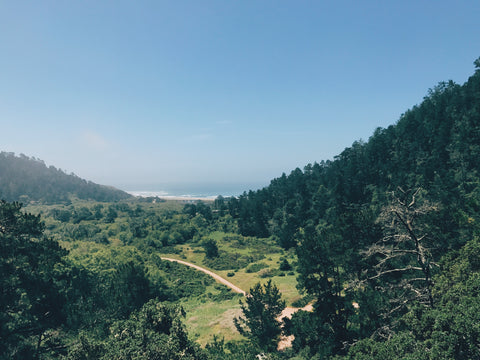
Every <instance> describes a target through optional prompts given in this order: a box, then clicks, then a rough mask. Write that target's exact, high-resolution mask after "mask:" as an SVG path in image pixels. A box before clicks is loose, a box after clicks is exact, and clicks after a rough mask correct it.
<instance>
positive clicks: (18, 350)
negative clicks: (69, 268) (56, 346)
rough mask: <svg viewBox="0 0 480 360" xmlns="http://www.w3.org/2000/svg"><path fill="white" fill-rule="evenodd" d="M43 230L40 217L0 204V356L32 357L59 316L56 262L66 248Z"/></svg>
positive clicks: (61, 303) (60, 299)
mask: <svg viewBox="0 0 480 360" xmlns="http://www.w3.org/2000/svg"><path fill="white" fill-rule="evenodd" d="M43 230H44V225H43V223H42V222H41V220H40V217H39V216H34V215H31V214H27V213H23V212H21V205H20V204H19V203H6V202H4V201H1V202H0V309H1V312H0V344H2V346H1V347H0V357H1V358H10V359H29V358H35V357H36V356H38V354H39V352H41V351H42V349H43V341H44V339H45V333H46V332H47V331H50V330H53V329H55V328H56V327H57V326H59V325H60V324H61V323H62V322H63V320H64V317H63V313H62V308H63V306H64V304H65V297H64V294H62V289H61V276H62V274H61V272H60V271H58V270H57V269H56V268H55V266H56V265H57V264H61V262H62V256H63V255H65V251H64V250H63V249H61V248H60V247H59V245H58V243H57V242H55V241H53V240H51V239H49V238H46V237H44V236H43Z"/></svg>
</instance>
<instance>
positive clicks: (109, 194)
mask: <svg viewBox="0 0 480 360" xmlns="http://www.w3.org/2000/svg"><path fill="white" fill-rule="evenodd" d="M72 196H73V197H76V198H79V199H83V200H96V201H117V200H122V199H128V198H130V197H131V196H130V195H129V194H127V193H125V192H123V191H121V190H118V189H115V188H112V187H107V186H102V185H98V184H95V183H93V182H91V181H86V180H83V179H81V178H79V177H78V176H76V175H73V174H71V175H69V174H66V173H65V172H63V171H62V170H59V169H56V168H55V167H53V166H50V167H47V166H46V165H45V163H44V162H43V161H41V160H39V159H35V158H30V157H27V156H25V155H23V154H21V155H20V156H16V155H15V154H14V153H7V152H1V153H0V199H3V200H7V201H22V202H29V201H40V202H45V203H60V202H66V201H68V200H69V199H70V198H71V197H72Z"/></svg>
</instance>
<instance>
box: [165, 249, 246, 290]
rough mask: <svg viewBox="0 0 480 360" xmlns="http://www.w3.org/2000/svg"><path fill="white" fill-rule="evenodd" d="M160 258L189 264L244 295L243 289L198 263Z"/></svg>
mask: <svg viewBox="0 0 480 360" xmlns="http://www.w3.org/2000/svg"><path fill="white" fill-rule="evenodd" d="M161 259H162V260H167V261H173V262H177V263H179V264H183V265H186V266H190V267H192V268H194V269H197V270H199V271H202V272H204V273H205V274H207V275H209V276H211V277H213V278H214V279H215V280H217V281H218V282H219V283H221V284H223V285H225V286H228V287H229V288H230V289H232V290H233V291H235V292H237V293H239V294H242V295H243V296H245V294H246V293H245V291H243V290H242V289H240V288H239V287H238V286H236V285H234V284H232V283H231V282H230V281H228V280H225V279H224V278H222V277H221V276H219V275H217V274H215V273H214V272H212V271H210V270H207V269H205V268H203V267H201V266H198V265H195V264H192V263H189V262H187V261H183V260H177V259H172V258H166V257H162V258H161Z"/></svg>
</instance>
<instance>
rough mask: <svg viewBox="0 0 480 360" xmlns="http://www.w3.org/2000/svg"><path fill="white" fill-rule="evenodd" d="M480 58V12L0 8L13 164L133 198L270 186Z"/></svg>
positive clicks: (3, 4)
mask: <svg viewBox="0 0 480 360" xmlns="http://www.w3.org/2000/svg"><path fill="white" fill-rule="evenodd" d="M479 56H480V1H477V0H471V1H461V0H460V1H453V0H452V1H445V0H436V1H433V0H429V1H424V0H415V1H410V0H406V1H405V0H403V1H388V0H381V1H380V0H378V1H370V0H362V1H353V0H352V1H341V0H340V1H330V0H328V1H327V0H325V1H321V0H316V1H301V0H300V1H299V0H295V1H282V0H275V1H273V0H272V1H268V0H256V1H248V0H242V1H233V0H231V1H230V0H218V1H209V0H205V1H202V0H190V1H188V0H185V1H182V0H172V1H160V0H158V1H113V0H111V1H108V0H105V1H98V0H92V1H88V0H87V1H80V0H79V1H63V0H62V1H60V0H59V1H41V0H39V1H14V0H5V1H2V0H0V125H1V126H0V150H2V151H13V152H15V153H17V154H19V153H24V154H25V155H27V156H34V157H37V158H40V159H42V160H44V161H45V162H46V163H47V165H53V166H55V167H58V168H61V169H64V170H66V171H67V172H69V173H70V172H74V173H76V174H77V175H79V176H81V177H83V178H86V179H89V180H92V181H95V182H97V183H101V184H110V185H114V186H119V187H121V188H124V189H129V188H130V189H132V187H136V188H139V187H141V186H143V185H145V186H147V185H148V184H159V183H218V184H220V183H225V184H229V183H232V184H238V183H245V184H246V187H249V186H250V184H258V185H267V184H268V183H269V181H270V180H271V179H272V178H274V177H278V176H280V175H281V174H282V172H286V173H289V172H290V171H291V170H293V169H294V168H296V167H300V168H303V166H305V165H306V164H308V163H313V162H314V161H317V162H319V161H321V160H327V159H332V158H333V157H334V156H335V155H337V154H339V153H340V152H341V151H342V150H343V149H344V148H345V147H347V146H350V145H351V144H352V143H353V142H354V141H355V140H359V139H363V140H368V138H369V136H370V135H371V134H372V133H373V131H374V129H375V128H376V127H379V126H380V127H386V126H388V125H390V124H394V123H395V122H396V121H397V120H398V118H399V116H400V115H401V114H402V113H403V112H405V111H406V110H407V109H409V108H411V107H412V106H413V105H415V104H418V103H420V102H421V101H422V98H423V97H424V96H425V95H426V94H427V91H428V89H429V88H432V87H434V86H435V85H436V84H437V83H438V82H440V81H446V80H450V79H451V80H453V81H455V82H457V83H463V82H465V81H466V80H467V78H468V76H470V75H471V74H473V72H474V66H473V61H474V60H475V59H476V58H478V57H479ZM246 190H248V188H247V189H246Z"/></svg>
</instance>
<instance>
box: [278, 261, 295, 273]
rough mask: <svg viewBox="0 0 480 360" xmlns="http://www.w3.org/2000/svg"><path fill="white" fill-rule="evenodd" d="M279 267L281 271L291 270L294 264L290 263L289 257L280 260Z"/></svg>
mask: <svg viewBox="0 0 480 360" xmlns="http://www.w3.org/2000/svg"><path fill="white" fill-rule="evenodd" d="M279 269H280V270H281V271H289V270H292V265H290V263H289V262H288V260H287V259H285V258H284V259H282V261H281V262H280V267H279Z"/></svg>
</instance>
